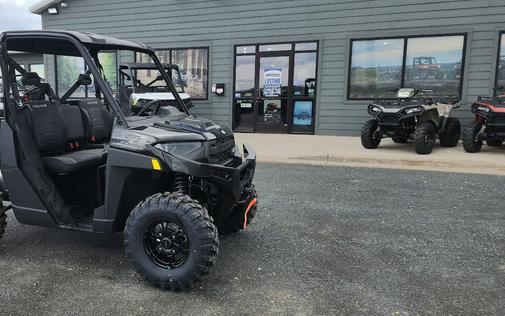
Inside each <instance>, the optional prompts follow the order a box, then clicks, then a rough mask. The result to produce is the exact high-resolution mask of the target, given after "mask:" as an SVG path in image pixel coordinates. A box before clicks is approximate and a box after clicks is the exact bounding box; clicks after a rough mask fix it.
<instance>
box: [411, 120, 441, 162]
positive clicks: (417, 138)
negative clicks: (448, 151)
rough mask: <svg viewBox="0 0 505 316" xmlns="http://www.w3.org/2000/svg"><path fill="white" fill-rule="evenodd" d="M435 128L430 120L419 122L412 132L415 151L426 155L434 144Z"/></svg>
mask: <svg viewBox="0 0 505 316" xmlns="http://www.w3.org/2000/svg"><path fill="white" fill-rule="evenodd" d="M435 137H436V130H435V126H433V124H432V123H430V122H422V123H419V124H418V125H417V127H416V130H415V132H414V141H413V143H414V148H415V149H416V153H418V154H420V155H427V154H430V153H431V152H432V151H433V147H434V146H435Z"/></svg>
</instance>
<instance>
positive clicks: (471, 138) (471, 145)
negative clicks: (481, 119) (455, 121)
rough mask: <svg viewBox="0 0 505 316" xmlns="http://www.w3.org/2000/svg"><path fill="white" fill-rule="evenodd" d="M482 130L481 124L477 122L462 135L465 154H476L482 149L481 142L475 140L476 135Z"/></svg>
mask: <svg viewBox="0 0 505 316" xmlns="http://www.w3.org/2000/svg"><path fill="white" fill-rule="evenodd" d="M481 128H482V125H481V124H478V123H477V122H472V123H470V125H468V127H467V128H466V130H465V133H464V134H463V148H464V149H465V151H466V152H469V153H477V152H479V151H480V149H481V148H482V140H479V139H478V138H477V134H478V133H479V132H480V130H481Z"/></svg>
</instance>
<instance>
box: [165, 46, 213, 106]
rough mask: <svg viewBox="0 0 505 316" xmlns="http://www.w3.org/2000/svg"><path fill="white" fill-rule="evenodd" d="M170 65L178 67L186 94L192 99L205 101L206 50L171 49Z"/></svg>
mask: <svg viewBox="0 0 505 316" xmlns="http://www.w3.org/2000/svg"><path fill="white" fill-rule="evenodd" d="M172 64H176V65H177V66H179V70H180V72H181V79H182V81H183V83H184V86H185V87H186V88H185V90H186V93H187V94H189V96H190V97H191V98H192V99H207V82H208V80H207V76H208V74H207V72H208V49H207V48H187V49H173V50H172Z"/></svg>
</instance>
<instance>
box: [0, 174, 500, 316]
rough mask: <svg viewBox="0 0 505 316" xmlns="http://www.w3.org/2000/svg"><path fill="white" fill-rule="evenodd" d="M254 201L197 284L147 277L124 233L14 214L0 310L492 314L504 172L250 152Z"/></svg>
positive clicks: (496, 306) (2, 255) (0, 275)
mask: <svg viewBox="0 0 505 316" xmlns="http://www.w3.org/2000/svg"><path fill="white" fill-rule="evenodd" d="M256 184H257V188H258V190H259V194H260V210H259V213H258V215H257V218H256V221H255V223H254V224H253V225H252V226H251V227H250V229H249V230H248V231H247V232H243V233H240V234H238V235H235V236H231V237H226V238H222V239H221V246H220V255H219V259H218V262H217V266H216V267H215V269H214V270H213V271H212V273H211V275H209V276H208V277H207V278H206V279H205V280H204V281H203V282H202V283H200V284H199V285H198V287H197V288H195V290H193V291H191V292H189V293H171V292H164V291H160V290H158V289H155V288H152V287H151V286H149V285H148V284H147V283H146V282H144V281H143V279H142V278H141V277H140V276H139V275H137V274H135V273H134V272H132V270H131V268H130V267H129V265H128V264H127V263H126V262H125V258H124V256H123V251H122V236H121V235H120V234H119V235H115V236H113V237H110V236H100V235H93V234H86V233H80V232H67V231H60V230H52V229H46V228H38V227H30V226H23V225H20V224H17V223H16V222H15V221H14V219H13V216H12V213H9V215H10V219H9V226H8V230H7V232H6V235H5V236H4V238H3V239H2V240H0V281H1V282H0V314H19V315H26V314H31V315H41V314H51V315H70V314H89V315H91V314H125V315H129V314H148V313H149V314H153V315H160V314H171V315H178V314H191V315H217V314H226V315H232V314H240V315H244V314H249V315H260V314H280V315H293V314H299V315H307V314H318V315H334V314H374V315H377V314H386V315H392V314H393V315H403V314H408V315H411V314H422V315H427V314H437V315H440V314H458V315H460V314H502V313H503V310H505V300H504V299H503V295H504V293H505V206H504V204H505V203H504V202H505V197H504V194H503V192H504V190H505V178H504V177H497V176H488V175H468V174H451V173H434V172H420V171H395V170H381V169H364V168H345V167H324V166H301V165H271V164H260V165H259V166H258V171H257V179H256Z"/></svg>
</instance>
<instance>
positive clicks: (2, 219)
mask: <svg viewBox="0 0 505 316" xmlns="http://www.w3.org/2000/svg"><path fill="white" fill-rule="evenodd" d="M3 202H4V201H3V199H2V198H1V197H0V238H1V237H2V235H3V234H4V233H5V228H6V227H7V214H6V212H7V208H6V207H5V205H4V203H3Z"/></svg>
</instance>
